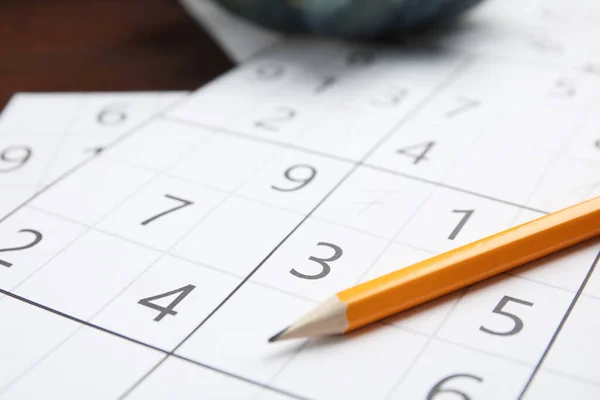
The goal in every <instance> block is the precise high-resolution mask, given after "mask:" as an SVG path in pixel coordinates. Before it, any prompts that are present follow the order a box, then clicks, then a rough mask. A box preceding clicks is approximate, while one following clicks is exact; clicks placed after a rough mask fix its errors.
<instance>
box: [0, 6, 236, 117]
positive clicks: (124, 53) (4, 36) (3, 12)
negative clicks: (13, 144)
mask: <svg viewBox="0 0 600 400" xmlns="http://www.w3.org/2000/svg"><path fill="white" fill-rule="evenodd" d="M231 66H232V62H231V61H229V59H228V58H227V57H226V56H225V54H224V53H223V52H222V51H221V49H220V48H219V47H218V45H217V44H216V43H215V42H214V41H213V40H212V39H211V38H210V37H209V36H208V35H207V34H206V33H205V32H204V31H203V29H202V28H201V27H200V26H199V25H198V24H196V22H195V21H194V20H193V19H192V18H191V17H189V16H188V15H187V14H186V13H185V11H184V10H183V9H182V7H181V6H180V5H179V3H178V2H177V1H175V0H0V109H2V108H3V107H4V106H5V105H6V103H7V101H8V100H9V99H10V97H11V96H12V94H13V93H15V92H22V91H122V90H182V89H188V90H189V89H194V88H197V87H199V86H201V85H202V84H203V83H205V82H207V81H209V80H211V79H213V78H214V77H216V76H218V75H220V74H221V73H223V72H224V71H226V70H227V69H229V68H230V67H231Z"/></svg>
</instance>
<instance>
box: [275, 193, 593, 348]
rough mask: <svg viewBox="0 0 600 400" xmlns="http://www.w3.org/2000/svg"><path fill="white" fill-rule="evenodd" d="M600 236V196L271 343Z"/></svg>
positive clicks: (423, 268) (381, 287) (344, 325)
mask: <svg viewBox="0 0 600 400" xmlns="http://www.w3.org/2000/svg"><path fill="white" fill-rule="evenodd" d="M597 235H600V197H596V198H594V199H591V200H588V201H585V202H583V203H580V204H577V205H574V206H572V207H569V208H565V209H564V210H561V211H557V212H555V213H552V214H548V215H546V216H543V217H541V218H538V219H536V220H533V221H530V222H528V223H525V224H523V225H519V226H516V227H514V228H511V229H508V230H506V231H503V232H500V233H497V234H494V235H492V236H488V237H486V238H484V239H481V240H478V241H476V242H473V243H470V244H467V245H465V246H462V247H459V248H457V249H454V250H451V251H448V252H446V253H442V254H440V255H437V256H435V257H432V258H429V259H427V260H424V261H421V262H419V263H416V264H413V265H411V266H409V267H406V268H403V269H400V270H398V271H394V272H392V273H390V274H387V275H384V276H381V277H379V278H376V279H373V280H371V281H368V282H365V283H362V284H360V285H358V286H355V287H352V288H350V289H347V290H344V291H342V292H339V293H338V294H336V295H335V296H333V297H331V298H329V299H328V300H326V301H325V302H324V303H322V304H321V305H319V306H318V307H317V308H316V309H314V310H313V311H311V312H310V313H308V314H306V315H305V316H304V317H302V318H300V319H298V320H297V321H296V322H294V323H293V324H292V325H290V326H289V327H287V328H286V329H284V330H282V331H281V332H279V333H278V334H276V335H275V336H273V337H272V338H270V339H269V342H276V341H279V340H284V339H292V338H300V337H311V336H321V335H335V334H343V333H347V332H350V331H352V330H354V329H357V328H359V327H361V326H364V325H367V324H369V323H371V322H374V321H377V320H380V319H382V318H385V317H388V316H390V315H392V314H396V313H398V312H400V311H403V310H406V309H409V308H411V307H414V306H417V305H419V304H422V303H424V302H427V301H429V300H432V299H435V298H437V297H440V296H442V295H445V294H447V293H450V292H452V291H455V290H457V289H460V288H462V287H465V286H468V285H471V284H473V283H476V282H479V281H481V280H483V279H486V278H489V277H492V276H494V275H497V274H500V273H502V272H505V271H507V270H509V269H511V268H515V267H517V266H520V265H523V264H525V263H527V262H529V261H533V260H535V259H538V258H541V257H543V256H546V255H548V254H551V253H554V252H556V251H558V250H562V249H564V248H567V247H569V246H572V245H575V244H577V243H579V242H582V241H584V240H586V239H590V238H592V237H594V236H597Z"/></svg>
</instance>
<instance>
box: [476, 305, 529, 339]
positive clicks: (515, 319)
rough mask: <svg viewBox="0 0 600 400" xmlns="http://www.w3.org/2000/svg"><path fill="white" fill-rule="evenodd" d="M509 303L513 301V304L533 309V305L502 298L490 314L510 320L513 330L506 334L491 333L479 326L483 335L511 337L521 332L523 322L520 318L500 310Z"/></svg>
mask: <svg viewBox="0 0 600 400" xmlns="http://www.w3.org/2000/svg"><path fill="white" fill-rule="evenodd" d="M509 301H513V302H515V303H519V304H522V305H524V306H527V307H533V303H530V302H528V301H525V300H520V299H516V298H514V297H510V296H504V297H503V298H502V300H500V302H499V303H498V304H497V305H496V307H494V310H492V312H493V313H494V314H500V315H504V316H505V317H508V318H510V319H512V320H513V322H514V323H515V326H513V328H512V329H511V330H509V331H506V332H496V331H492V330H490V329H488V328H486V327H484V326H480V327H479V330H480V331H482V332H485V333H489V334H491V335H498V336H512V335H516V334H517V333H519V332H521V330H523V320H522V319H521V318H519V317H517V316H516V315H515V314H511V313H509V312H508V311H503V310H502V309H503V308H504V306H505V305H506V304H508V302H509Z"/></svg>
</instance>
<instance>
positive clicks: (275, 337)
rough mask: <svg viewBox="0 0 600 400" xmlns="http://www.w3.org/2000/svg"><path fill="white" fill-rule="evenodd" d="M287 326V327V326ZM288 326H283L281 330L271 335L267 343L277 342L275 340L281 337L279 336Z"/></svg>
mask: <svg viewBox="0 0 600 400" xmlns="http://www.w3.org/2000/svg"><path fill="white" fill-rule="evenodd" d="M288 328H289V326H288ZM288 328H285V329H283V330H282V331H280V332H279V333H277V334H275V335H273V336H271V337H270V338H269V343H273V342H277V341H278V340H279V338H280V337H281V336H282V335H283V334H284V333H285V331H287V330H288Z"/></svg>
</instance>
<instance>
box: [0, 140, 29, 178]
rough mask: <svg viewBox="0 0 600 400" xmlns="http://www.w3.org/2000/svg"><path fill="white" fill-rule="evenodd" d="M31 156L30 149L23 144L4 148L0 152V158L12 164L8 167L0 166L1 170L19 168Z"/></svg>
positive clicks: (6, 170)
mask: <svg viewBox="0 0 600 400" xmlns="http://www.w3.org/2000/svg"><path fill="white" fill-rule="evenodd" d="M30 158H31V149H30V148H29V147H25V146H14V147H8V148H6V149H5V150H4V151H3V152H2V153H0V160H1V161H2V162H3V163H8V164H13V165H12V166H11V167H8V168H0V173H2V172H12V171H15V170H17V169H19V168H21V167H22V166H23V165H25V163H27V161H29V159H30Z"/></svg>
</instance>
